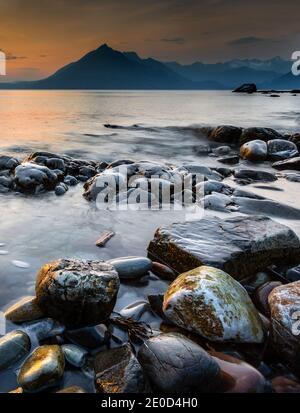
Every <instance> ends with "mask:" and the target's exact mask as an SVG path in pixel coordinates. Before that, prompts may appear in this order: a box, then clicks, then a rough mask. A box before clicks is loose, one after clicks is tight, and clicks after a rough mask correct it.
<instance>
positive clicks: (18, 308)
mask: <svg viewBox="0 0 300 413" xmlns="http://www.w3.org/2000/svg"><path fill="white" fill-rule="evenodd" d="M4 315H5V318H6V319H7V320H9V321H11V322H12V323H16V324H18V323H24V322H25V321H33V320H38V319H39V318H43V317H44V313H43V312H42V310H41V309H40V308H39V306H38V304H37V302H36V297H33V296H30V297H25V298H22V299H21V300H20V301H18V302H16V303H15V304H13V305H12V306H11V307H9V308H8V309H7V310H6V311H5V313H4Z"/></svg>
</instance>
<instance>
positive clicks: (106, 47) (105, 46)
mask: <svg viewBox="0 0 300 413" xmlns="http://www.w3.org/2000/svg"><path fill="white" fill-rule="evenodd" d="M108 50H113V49H112V48H111V47H109V46H108V44H107V43H103V44H102V45H101V46H99V47H98V49H97V51H98V52H102V51H108Z"/></svg>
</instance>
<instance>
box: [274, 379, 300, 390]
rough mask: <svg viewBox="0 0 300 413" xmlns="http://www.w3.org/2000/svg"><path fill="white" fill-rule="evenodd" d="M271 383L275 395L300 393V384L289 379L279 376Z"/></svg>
mask: <svg viewBox="0 0 300 413" xmlns="http://www.w3.org/2000/svg"><path fill="white" fill-rule="evenodd" d="M271 383H272V388H273V390H274V391H275V393H300V383H299V382H297V381H295V380H292V379H289V378H288V377H283V376H277V377H275V378H274V379H272V381H271Z"/></svg>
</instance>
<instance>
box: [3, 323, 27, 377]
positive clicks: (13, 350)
mask: <svg viewBox="0 0 300 413" xmlns="http://www.w3.org/2000/svg"><path fill="white" fill-rule="evenodd" d="M30 347H31V342H30V338H29V337H28V335H27V334H26V333H24V332H23V331H19V330H16V331H12V332H11V333H8V334H6V335H5V336H3V337H1V338H0V371H1V370H3V369H5V368H7V367H10V366H11V365H13V364H14V363H16V362H17V361H19V360H21V359H22V358H23V357H25V356H26V355H27V354H28V353H29V351H30Z"/></svg>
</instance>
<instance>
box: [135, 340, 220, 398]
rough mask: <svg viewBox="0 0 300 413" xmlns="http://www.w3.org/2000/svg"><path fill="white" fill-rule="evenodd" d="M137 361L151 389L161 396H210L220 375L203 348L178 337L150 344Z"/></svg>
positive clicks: (142, 350) (143, 349)
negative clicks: (179, 394)
mask: <svg viewBox="0 0 300 413" xmlns="http://www.w3.org/2000/svg"><path fill="white" fill-rule="evenodd" d="M138 360H139V362H140V364H141V365H142V367H143V370H144V372H145V373H146V375H147V377H148V379H149V380H150V384H151V387H152V389H153V390H154V391H156V392H159V393H190V392H201V393H204V392H207V391H209V390H211V389H213V388H214V386H215V383H216V382H217V377H218V374H219V371H220V368H219V366H218V364H217V363H216V361H215V360H213V358H212V357H211V356H210V355H209V354H208V353H207V352H206V351H204V350H203V349H202V347H200V346H199V345H198V344H196V343H194V342H193V341H191V340H189V339H188V338H186V337H185V336H183V335H181V334H177V333H168V334H161V335H159V336H156V337H153V338H150V339H149V340H147V341H146V342H145V343H144V344H143V345H142V347H141V348H140V350H139V352H138Z"/></svg>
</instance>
